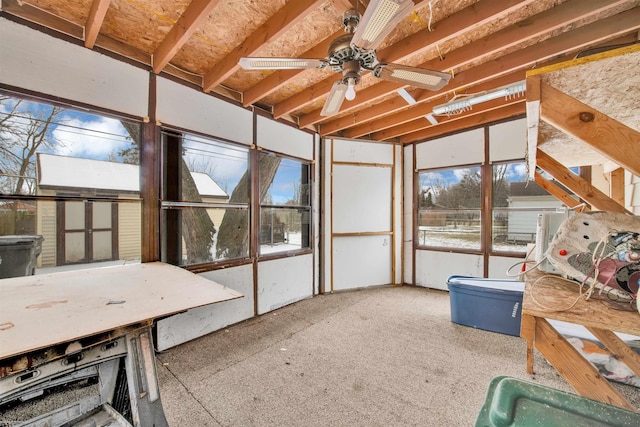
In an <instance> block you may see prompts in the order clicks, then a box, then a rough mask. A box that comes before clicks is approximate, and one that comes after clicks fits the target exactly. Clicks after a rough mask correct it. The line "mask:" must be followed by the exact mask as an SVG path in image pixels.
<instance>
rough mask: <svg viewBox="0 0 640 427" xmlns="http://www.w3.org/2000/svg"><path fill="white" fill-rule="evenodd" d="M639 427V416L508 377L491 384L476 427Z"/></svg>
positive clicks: (601, 403) (496, 379)
mask: <svg viewBox="0 0 640 427" xmlns="http://www.w3.org/2000/svg"><path fill="white" fill-rule="evenodd" d="M507 426H509V427H510V426H523V427H525V426H541V427H542V426H544V427H567V426H580V427H586V426H589V427H592V426H594V427H595V426H616V427H618V426H619V427H638V426H640V414H638V413H635V412H632V411H629V410H626V409H623V408H619V407H617V406H612V405H608V404H606V403H603V402H599V401H597V400H592V399H588V398H586V397H581V396H578V395H576V394H571V393H566V392H564V391H560V390H556V389H553V388H550V387H545V386H542V385H539V384H534V383H530V382H527V381H522V380H519V379H516V378H510V377H504V376H502V377H496V378H494V379H493V380H491V383H490V384H489V390H488V391H487V396H486V400H485V403H484V406H483V407H482V409H481V410H480V414H479V415H478V419H477V420H476V427H507Z"/></svg>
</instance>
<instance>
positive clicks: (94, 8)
mask: <svg viewBox="0 0 640 427" xmlns="http://www.w3.org/2000/svg"><path fill="white" fill-rule="evenodd" d="M109 3H111V0H93V2H92V3H91V9H90V10H89V16H87V23H86V24H85V26H84V47H86V48H89V49H92V48H93V46H94V45H95V43H96V39H97V38H98V33H99V32H100V27H102V22H104V16H105V15H106V14H107V10H108V9H109Z"/></svg>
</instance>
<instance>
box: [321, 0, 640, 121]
mask: <svg viewBox="0 0 640 427" xmlns="http://www.w3.org/2000/svg"><path fill="white" fill-rule="evenodd" d="M639 28H640V8H634V9H631V10H629V11H627V12H623V13H621V14H618V15H616V16H613V17H611V18H607V19H603V20H600V21H597V22H595V23H593V24H589V25H586V26H583V27H580V28H578V29H575V30H572V31H569V32H566V33H564V34H562V35H559V36H557V37H554V38H551V39H548V40H545V41H544V42H541V43H538V44H535V45H532V46H529V47H527V48H525V49H522V50H520V51H516V52H513V53H510V54H508V55H504V56H502V57H500V58H498V59H494V60H492V61H488V62H485V63H483V64H481V65H479V66H476V67H473V68H470V69H468V70H466V71H463V72H461V73H459V74H457V75H456V77H455V79H453V80H452V81H451V82H450V83H449V85H448V86H447V87H445V88H444V89H441V90H440V91H438V92H430V91H417V92H418V93H421V94H422V95H421V96H420V95H419V96H418V98H417V99H416V101H417V102H418V104H419V103H423V102H427V101H430V100H433V99H436V98H438V97H440V96H441V95H443V94H445V93H447V92H450V91H457V90H462V89H464V88H466V87H468V86H472V85H475V84H479V83H481V82H484V81H488V80H491V79H495V78H497V77H499V76H503V75H505V74H508V73H511V72H515V71H517V70H525V69H526V68H529V67H531V66H535V65H537V64H540V62H541V61H547V60H552V59H554V58H556V57H558V56H561V55H566V54H568V53H571V52H573V53H575V52H577V51H579V50H581V49H584V48H586V47H589V46H593V45H596V44H598V43H601V42H603V41H606V40H610V39H613V38H615V37H617V36H620V35H623V34H625V33H628V32H630V31H635V30H638V29H639ZM423 65H424V64H423ZM387 84H390V83H389V82H383V83H378V84H377V85H375V86H372V87H371V90H375V89H374V88H376V87H378V86H382V85H387ZM397 87H399V85H396V88H397ZM368 89H370V88H367V89H365V90H364V91H362V92H360V93H359V94H358V96H362V95H363V92H365V91H366V90H368ZM400 101H403V100H401V99H400V100H398V99H395V98H394V99H392V100H390V101H387V102H383V103H380V104H377V105H374V106H372V107H369V108H365V109H362V110H359V111H358V112H357V113H356V114H354V115H350V116H344V117H341V118H339V119H336V120H334V121H333V122H335V123H334V124H332V122H329V123H327V124H325V125H324V126H323V128H324V129H325V131H326V132H327V133H329V131H327V129H331V130H332V131H338V130H340V129H344V128H346V127H351V126H354V125H357V124H359V123H363V122H365V121H368V120H374V119H378V118H380V117H384V116H387V115H390V114H396V113H397V112H398V111H399V110H403V109H405V108H407V106H406V103H405V102H404V101H403V102H400ZM414 108H417V105H414V106H412V107H410V109H414ZM422 115H423V114H416V117H415V118H419V117H420V116H422Z"/></svg>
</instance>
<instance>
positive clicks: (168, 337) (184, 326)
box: [157, 264, 253, 351]
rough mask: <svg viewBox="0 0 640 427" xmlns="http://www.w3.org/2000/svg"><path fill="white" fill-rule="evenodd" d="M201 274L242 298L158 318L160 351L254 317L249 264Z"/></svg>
mask: <svg viewBox="0 0 640 427" xmlns="http://www.w3.org/2000/svg"><path fill="white" fill-rule="evenodd" d="M200 276H202V277H206V278H207V279H210V280H213V281H214V282H217V283H219V284H221V285H224V286H227V287H229V288H231V289H233V290H236V291H238V292H241V293H242V294H243V295H244V297H243V298H239V299H236V300H232V301H225V302H221V303H218V304H212V305H207V306H204V307H198V308H195V309H193V310H189V311H186V312H184V313H180V314H176V315H175V316H171V317H167V318H166V319H162V320H159V321H158V322H157V333H158V343H157V346H158V350H159V351H163V350H166V349H168V348H171V347H174V346H176V345H179V344H182V343H184V342H187V341H190V340H192V339H195V338H198V337H201V336H203V335H206V334H208V333H211V332H213V331H217V330H218V329H221V328H224V327H225V326H228V325H232V324H234V323H238V322H240V321H242V320H245V319H249V318H251V317H253V267H252V266H251V265H250V264H248V265H243V266H239V267H230V268H225V269H222V270H215V271H209V272H206V273H202V274H200Z"/></svg>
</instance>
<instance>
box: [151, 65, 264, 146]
mask: <svg viewBox="0 0 640 427" xmlns="http://www.w3.org/2000/svg"><path fill="white" fill-rule="evenodd" d="M157 92H158V96H157V101H156V105H157V106H156V118H157V119H158V120H159V121H160V122H161V123H165V124H169V125H174V126H178V127H181V128H185V129H190V130H194V131H198V132H202V133H205V134H207V135H211V136H214V137H216V136H217V137H219V138H225V139H228V140H231V141H235V142H240V143H244V144H252V143H253V113H252V112H251V111H249V110H245V109H244V108H240V107H238V106H235V105H233V104H231V103H229V102H225V101H222V100H220V99H218V98H216V97H214V96H211V95H207V94H205V93H202V92H199V91H197V90H194V89H191V88H188V87H187V86H184V85H181V84H178V83H175V82H173V81H171V80H168V79H164V78H162V77H158V79H157Z"/></svg>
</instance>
